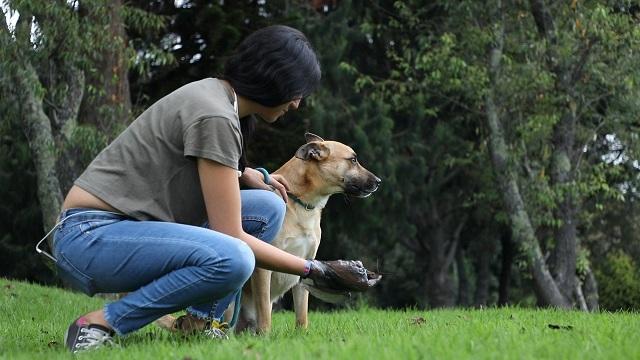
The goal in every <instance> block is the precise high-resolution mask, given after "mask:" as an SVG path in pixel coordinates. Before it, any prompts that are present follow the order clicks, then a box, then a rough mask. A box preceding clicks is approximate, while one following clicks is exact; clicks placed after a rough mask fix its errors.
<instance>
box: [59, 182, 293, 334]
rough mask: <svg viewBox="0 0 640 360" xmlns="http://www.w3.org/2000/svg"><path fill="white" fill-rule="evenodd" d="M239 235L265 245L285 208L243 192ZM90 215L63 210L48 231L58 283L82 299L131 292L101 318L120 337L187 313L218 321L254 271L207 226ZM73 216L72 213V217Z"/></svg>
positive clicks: (260, 194)
mask: <svg viewBox="0 0 640 360" xmlns="http://www.w3.org/2000/svg"><path fill="white" fill-rule="evenodd" d="M241 199H242V226H243V228H244V230H245V232H247V233H249V234H251V235H253V236H255V237H257V238H259V239H262V240H263V241H267V242H271V241H272V240H273V239H274V237H275V236H276V234H277V233H278V231H279V230H280V227H281V226H282V222H283V220H284V213H285V206H284V202H283V201H282V199H281V198H280V197H278V196H277V195H276V194H274V193H272V192H269V191H264V190H243V191H241ZM87 210H91V209H68V210H66V211H64V212H63V213H62V214H61V219H64V218H65V217H68V216H70V215H73V216H71V217H69V218H67V220H65V221H64V222H63V223H62V224H61V225H60V226H59V227H58V229H57V230H56V231H55V233H54V240H53V241H54V245H53V253H54V256H55V257H56V259H57V260H58V261H57V267H58V273H59V275H60V277H62V279H63V280H64V281H65V282H66V283H67V284H68V285H70V286H71V287H73V288H75V289H77V290H80V291H82V292H84V293H85V294H87V295H90V296H91V295H93V294H95V293H99V292H101V293H115V292H129V294H128V295H126V296H125V297H123V298H121V299H120V300H118V301H115V302H112V303H109V304H106V305H105V307H104V312H105V318H106V320H107V322H108V323H109V324H110V325H111V326H112V327H113V329H114V330H115V331H116V333H118V334H120V335H122V334H127V333H129V332H131V331H134V330H137V329H140V328H141V327H143V326H145V325H147V324H149V323H151V322H153V321H154V320H156V319H157V318H159V317H161V316H162V315H165V314H170V313H172V312H175V311H178V310H182V309H185V308H187V307H189V309H188V311H189V312H191V313H193V314H194V315H196V316H199V317H214V318H220V317H221V316H222V313H223V312H224V310H225V309H226V308H227V306H228V305H229V303H230V302H231V301H232V299H233V298H234V295H235V294H236V293H237V292H238V291H240V289H241V288H242V285H243V284H244V283H245V282H246V281H247V279H248V278H249V276H251V273H252V272H253V269H254V266H255V257H254V254H253V252H252V251H251V249H250V248H249V246H247V245H246V244H245V243H244V242H243V241H242V240H239V239H236V238H233V237H231V236H227V235H225V234H222V233H219V232H216V231H213V230H210V229H208V228H205V227H198V226H191V225H184V224H177V223H170V222H160V221H136V220H133V219H131V218H128V217H126V216H123V215H116V214H113V213H109V212H106V211H91V212H86V211H87ZM74 214H75V215H74Z"/></svg>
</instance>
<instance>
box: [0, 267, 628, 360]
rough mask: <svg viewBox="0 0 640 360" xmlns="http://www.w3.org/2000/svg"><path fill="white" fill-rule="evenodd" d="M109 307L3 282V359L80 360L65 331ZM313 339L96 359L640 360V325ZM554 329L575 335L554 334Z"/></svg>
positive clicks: (289, 319)
mask: <svg viewBox="0 0 640 360" xmlns="http://www.w3.org/2000/svg"><path fill="white" fill-rule="evenodd" d="M102 303H103V300H102V299H98V298H88V297H86V296H84V295H79V294H72V293H69V292H66V291H64V290H61V289H55V288H46V287H40V286H36V285H30V284H26V283H22V282H15V281H9V280H6V279H2V278H0V358H10V359H13V358H25V359H33V358H47V359H52V358H72V357H71V355H69V354H67V352H66V350H65V349H64V348H63V346H62V338H63V333H64V331H65V329H66V327H67V325H68V324H69V323H70V322H71V321H72V320H73V319H75V318H76V317H77V316H78V315H79V314H82V313H84V312H87V311H89V310H92V309H95V308H98V307H100V306H101V304H102ZM311 321H312V324H311V327H310V329H309V330H308V331H306V332H305V331H298V330H295V329H294V328H293V326H292V325H293V315H292V314H291V313H277V314H276V315H275V316H274V326H273V331H272V333H271V334H270V335H269V336H261V337H257V336H250V335H242V336H234V337H232V339H230V340H228V341H224V342H217V341H211V340H208V339H204V338H200V337H195V338H183V337H181V336H176V335H173V334H168V333H166V332H163V331H161V330H159V329H157V328H155V327H154V326H148V327H146V328H145V329H143V330H142V331H139V332H137V333H135V334H132V335H130V336H127V337H125V338H124V339H122V340H121V343H122V345H123V347H122V348H120V349H105V350H99V351H96V352H92V353H91V354H82V356H81V357H86V356H87V355H89V356H90V357H91V358H92V359H95V358H105V359H144V358H148V359H159V358H170V359H185V358H191V359H207V358H213V357H215V358H219V359H232V358H238V357H243V358H259V359H303V358H304V359H308V358H312V359H316V358H326V359H329V358H331V359H333V358H344V359H421V358H437V359H448V358H455V359H459V358H473V359H496V358H509V359H513V358H517V359H540V358H553V359H558V358H560V359H563V358H580V359H583V358H610V359H640V315H638V314H629V313H619V314H609V313H602V314H585V313H580V312H565V311H554V310H531V309H516V308H506V309H487V310H440V311H382V310H372V309H361V310H359V311H343V312H334V313H312V314H311ZM549 324H556V325H562V326H567V325H570V326H571V327H572V328H571V329H557V330H554V329H551V328H549Z"/></svg>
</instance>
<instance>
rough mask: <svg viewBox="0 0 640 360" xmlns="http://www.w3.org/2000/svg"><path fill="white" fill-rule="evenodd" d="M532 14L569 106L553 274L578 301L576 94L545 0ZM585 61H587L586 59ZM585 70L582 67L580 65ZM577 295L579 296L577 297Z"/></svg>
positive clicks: (561, 135) (556, 144) (559, 153)
mask: <svg viewBox="0 0 640 360" xmlns="http://www.w3.org/2000/svg"><path fill="white" fill-rule="evenodd" d="M529 3H530V6H531V13H532V15H533V18H534V20H535V22H536V26H537V28H538V33H539V34H540V36H541V37H543V38H544V39H546V40H547V46H546V62H547V64H548V66H549V68H550V69H551V71H552V72H553V73H554V74H555V81H556V88H557V89H559V90H560V91H562V92H564V95H566V103H565V104H563V105H564V107H565V108H564V109H563V110H562V112H563V114H562V116H561V118H560V121H559V122H558V123H557V124H556V125H555V127H554V129H553V157H552V163H551V183H552V186H553V187H554V188H555V189H557V190H559V191H560V192H561V194H562V195H561V196H562V197H561V199H560V203H559V204H558V208H557V210H556V212H555V214H556V218H557V219H559V220H560V222H561V224H560V226H559V227H558V228H556V229H555V231H554V235H555V236H554V238H555V247H554V249H553V251H552V258H551V263H552V265H553V266H552V269H553V275H554V278H555V280H556V283H557V284H558V287H559V288H560V290H561V291H562V293H563V295H564V296H565V297H566V298H567V299H576V300H578V298H577V297H579V296H580V295H581V294H582V292H581V291H574V290H575V289H576V287H577V286H579V285H578V279H577V277H576V257H577V240H576V225H577V224H576V219H575V213H576V205H577V204H576V200H575V197H574V195H573V191H572V189H571V184H572V182H573V180H574V171H573V158H574V157H573V155H574V144H575V127H576V102H575V100H574V99H575V98H576V95H575V94H574V90H573V87H574V84H573V83H574V80H573V79H574V78H576V77H577V74H578V73H576V74H573V71H571V67H569V66H567V65H565V63H563V61H562V59H561V58H560V56H559V54H558V51H557V49H556V45H557V36H556V28H555V24H554V19H553V17H552V16H551V13H550V11H549V9H548V8H547V6H546V4H545V3H544V1H542V0H530V2H529ZM582 61H586V58H583V59H582ZM578 68H581V65H579V66H578ZM574 295H575V296H576V297H574Z"/></svg>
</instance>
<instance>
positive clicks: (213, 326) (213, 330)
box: [204, 320, 229, 340]
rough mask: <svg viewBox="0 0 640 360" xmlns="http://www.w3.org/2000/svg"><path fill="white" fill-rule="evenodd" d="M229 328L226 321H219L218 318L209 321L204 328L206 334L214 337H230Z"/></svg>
mask: <svg viewBox="0 0 640 360" xmlns="http://www.w3.org/2000/svg"><path fill="white" fill-rule="evenodd" d="M227 330H229V324H228V323H226V322H219V321H217V320H211V321H209V322H207V325H205V328H204V335H206V336H208V337H210V338H212V339H224V340H226V339H228V338H229V335H227Z"/></svg>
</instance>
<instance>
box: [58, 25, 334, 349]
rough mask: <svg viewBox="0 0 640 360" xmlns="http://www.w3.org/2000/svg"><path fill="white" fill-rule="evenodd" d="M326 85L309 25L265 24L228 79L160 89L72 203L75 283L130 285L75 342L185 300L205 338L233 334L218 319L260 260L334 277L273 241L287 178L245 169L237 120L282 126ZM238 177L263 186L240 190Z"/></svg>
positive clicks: (107, 337) (77, 331)
mask: <svg viewBox="0 0 640 360" xmlns="http://www.w3.org/2000/svg"><path fill="white" fill-rule="evenodd" d="M319 81H320V66H319V64H318V60H317V58H316V55H315V53H314V51H313V49H312V48H311V46H310V44H309V42H308V40H307V39H306V38H305V36H304V35H303V34H302V33H301V32H299V31H297V30H295V29H292V28H289V27H286V26H271V27H267V28H264V29H261V30H259V31H257V32H255V33H253V34H251V35H250V36H249V37H247V38H246V39H245V40H244V41H243V42H242V43H241V44H240V46H239V47H238V49H237V51H236V53H235V54H234V55H233V56H232V57H230V58H229V60H228V61H227V63H226V65H225V69H224V74H223V76H222V77H221V78H219V79H211V78H210V79H204V80H200V81H196V82H193V83H190V84H187V85H185V86H183V87H181V88H180V89H178V90H176V91H174V92H173V93H171V94H169V95H167V96H166V97H164V98H162V99H161V100H159V101H158V102H156V103H155V104H153V105H152V106H151V107H150V108H149V109H147V110H146V111H145V112H144V113H143V114H142V115H140V116H139V117H138V118H137V119H136V120H135V121H134V122H133V123H132V124H131V125H130V126H129V127H128V128H127V129H126V130H125V131H124V132H123V133H122V134H121V135H120V136H119V137H118V138H117V139H115V140H114V141H113V142H112V143H111V144H110V145H109V146H108V147H107V148H106V149H104V150H103V151H102V152H101V153H100V154H99V155H98V156H97V157H96V158H95V159H94V161H93V162H92V163H91V164H90V165H89V167H88V168H87V169H86V170H85V171H84V173H83V174H82V175H81V176H80V177H79V178H78V179H77V180H76V181H75V183H74V186H73V187H72V188H71V190H70V191H69V193H68V195H67V197H66V199H65V201H64V204H63V212H62V214H61V224H60V226H59V228H58V229H57V230H56V232H55V233H54V255H55V257H56V258H57V265H58V268H59V273H60V276H61V277H62V278H63V279H64V280H65V281H66V282H67V283H69V284H70V285H71V286H73V287H74V288H77V289H79V290H82V291H83V292H85V293H87V294H89V295H93V294H94V293H96V292H106V293H109V292H129V294H128V295H126V296H125V297H123V298H121V299H120V300H118V301H115V302H112V303H109V304H107V305H105V306H104V308H103V309H98V310H95V311H92V312H89V313H87V314H84V315H82V316H80V317H79V318H78V319H77V320H76V321H74V322H73V323H72V324H71V325H70V326H69V329H68V330H67V333H66V336H65V343H66V346H67V347H68V348H69V349H70V350H71V351H73V352H76V351H81V350H85V349H90V348H95V347H98V346H101V345H103V344H105V343H109V342H111V341H112V336H113V335H114V334H116V333H117V334H119V335H122V334H127V333H130V332H132V331H135V330H137V329H140V328H141V327H143V326H145V325H147V324H149V323H151V322H152V321H154V320H155V319H157V318H159V317H161V316H162V315H164V314H168V313H172V312H175V311H178V310H181V309H185V308H186V309H187V313H188V315H187V317H188V318H189V319H190V320H193V321H196V322H199V323H201V324H202V327H203V329H204V331H205V333H206V334H208V335H210V336H214V337H215V336H224V332H222V331H220V330H219V329H217V328H218V327H220V326H219V323H218V322H217V321H212V319H213V320H219V319H220V318H221V316H222V313H223V312H224V310H225V309H226V308H227V306H228V305H229V303H230V302H231V300H232V299H233V297H234V294H236V293H237V291H239V289H240V288H241V287H242V285H243V284H244V283H245V281H246V280H247V279H248V278H249V276H250V275H251V273H252V272H253V269H254V265H257V266H260V267H264V268H267V269H270V270H274V271H280V272H286V273H290V274H297V275H301V276H303V277H304V276H309V275H310V274H311V275H310V276H311V277H312V278H313V277H318V278H319V280H323V278H322V277H330V275H326V274H324V273H323V271H322V264H320V263H318V262H313V261H305V260H304V259H301V258H298V257H296V256H293V255H291V254H288V253H286V252H284V251H281V250H279V249H277V248H275V247H273V246H271V245H270V244H269V242H270V241H271V240H272V239H273V238H274V237H275V235H276V233H277V232H278V230H279V228H280V226H281V225H282V221H283V218H284V212H285V204H284V202H285V201H286V199H287V195H286V189H287V183H286V181H285V180H284V179H283V178H281V177H279V176H277V175H273V176H271V177H270V178H269V176H268V174H266V173H263V172H261V171H257V170H255V169H251V168H248V167H244V166H243V165H242V164H243V163H244V161H243V148H244V146H243V138H242V132H241V123H243V122H245V121H248V119H249V118H250V117H251V115H256V116H257V117H260V118H262V119H263V120H264V121H266V122H269V123H271V122H274V121H276V120H277V119H278V118H279V117H280V116H282V115H284V114H285V113H286V112H287V111H289V110H295V109H297V108H298V106H299V104H300V100H301V99H302V98H304V97H305V96H307V95H309V94H310V93H311V92H312V91H313V90H314V89H315V88H316V86H317V85H318V83H319ZM265 182H267V183H269V184H266V183H265ZM239 183H243V184H244V185H246V186H247V187H251V188H256V189H264V190H243V191H240V189H239ZM270 186H273V188H274V189H275V190H276V191H277V193H278V194H279V195H280V196H281V197H280V196H278V195H276V193H274V192H273V191H266V190H270V189H271V187H270ZM283 200H284V201H283ZM203 224H205V225H204V227H203ZM312 268H314V269H313V270H312Z"/></svg>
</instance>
